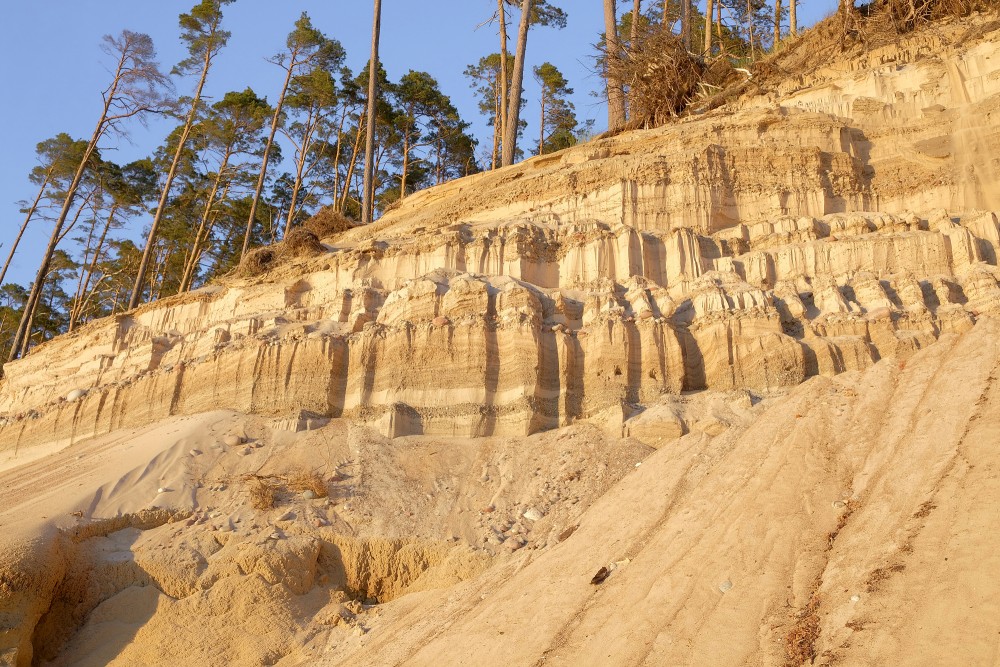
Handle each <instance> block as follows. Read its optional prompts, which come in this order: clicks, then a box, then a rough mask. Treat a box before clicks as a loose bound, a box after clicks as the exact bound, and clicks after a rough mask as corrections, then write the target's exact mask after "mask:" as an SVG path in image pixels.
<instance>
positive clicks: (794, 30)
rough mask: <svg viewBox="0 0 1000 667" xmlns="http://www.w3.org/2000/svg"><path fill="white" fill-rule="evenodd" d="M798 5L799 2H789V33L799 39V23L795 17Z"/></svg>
mask: <svg viewBox="0 0 1000 667" xmlns="http://www.w3.org/2000/svg"><path fill="white" fill-rule="evenodd" d="M798 4H799V0H788V32H789V33H790V34H791V35H792V36H793V37H797V36H798V34H799V21H798V18H797V17H796V15H795V9H796V7H797V6H798Z"/></svg>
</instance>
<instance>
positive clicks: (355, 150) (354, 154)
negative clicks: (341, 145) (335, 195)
mask: <svg viewBox="0 0 1000 667" xmlns="http://www.w3.org/2000/svg"><path fill="white" fill-rule="evenodd" d="M362 136H364V135H363V134H362V132H361V128H360V127H359V128H358V131H357V133H356V134H355V135H354V146H353V147H352V149H351V162H350V164H349V165H348V167H347V174H346V175H345V177H344V193H343V196H342V197H341V199H340V210H341V211H343V210H344V209H345V207H346V206H347V198H348V197H349V196H350V193H351V182H352V181H353V180H354V172H355V170H356V169H357V168H358V154H359V153H360V152H361V137H362Z"/></svg>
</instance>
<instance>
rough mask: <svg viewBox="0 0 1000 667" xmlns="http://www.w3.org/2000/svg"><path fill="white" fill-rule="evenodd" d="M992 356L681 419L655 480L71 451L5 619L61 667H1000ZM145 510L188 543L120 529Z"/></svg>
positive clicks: (425, 445)
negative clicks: (254, 493)
mask: <svg viewBox="0 0 1000 667" xmlns="http://www.w3.org/2000/svg"><path fill="white" fill-rule="evenodd" d="M998 334H1000V325H998V323H997V322H995V321H994V320H991V319H984V320H982V321H980V323H978V324H977V325H976V326H975V327H974V328H973V329H972V330H971V331H969V332H967V333H965V334H961V335H954V334H948V335H945V336H943V337H942V338H941V340H940V341H939V342H938V343H936V344H935V345H933V346H931V347H929V348H927V349H926V350H923V351H921V352H920V353H918V354H917V355H916V356H914V357H912V358H911V359H910V360H909V361H908V362H907V363H905V364H902V363H899V362H896V361H895V360H886V361H883V362H881V363H879V364H877V365H876V366H874V367H873V368H871V369H869V370H867V371H864V372H853V373H846V374H843V375H840V376H837V377H835V378H813V379H811V380H809V381H807V382H806V383H804V384H802V385H801V386H799V387H797V388H796V389H794V390H792V391H790V392H789V393H788V394H786V395H772V396H769V397H764V398H763V400H761V399H760V398H759V397H752V396H748V395H747V394H746V393H743V394H739V393H731V394H709V393H707V392H706V393H704V394H697V395H690V396H687V397H684V398H683V400H684V401H686V402H687V405H686V407H684V410H687V412H683V410H682V413H683V416H684V418H685V420H686V421H687V422H688V423H689V424H690V425H691V432H690V433H689V434H688V435H685V436H683V437H681V438H679V439H676V440H673V441H670V442H668V443H665V445H664V446H663V447H661V448H660V449H659V450H656V451H653V450H650V449H649V448H646V447H644V446H642V445H639V444H638V443H636V442H634V441H630V440H629V439H624V440H620V441H608V440H607V439H606V436H604V435H603V434H602V432H601V431H599V430H598V429H596V428H594V427H591V426H589V425H587V424H580V425H576V426H573V427H570V428H567V429H560V430H558V431H554V432H549V433H545V434H540V435H538V436H532V437H530V438H489V439H479V440H464V439H446V438H445V439H441V438H427V437H413V438H403V439H398V440H395V441H388V440H386V439H384V438H382V437H381V436H379V435H378V434H376V433H374V432H373V431H370V430H368V429H364V428H359V427H356V426H351V425H350V424H348V423H346V422H342V421H334V422H332V423H331V424H330V425H329V426H326V427H324V428H322V429H319V430H317V431H311V432H304V433H288V432H282V431H280V430H275V429H274V428H272V427H271V426H269V424H268V422H267V421H266V420H261V419H260V418H254V417H248V416H245V415H240V414H238V413H214V414H209V415H204V416H202V417H198V418H185V419H178V420H173V421H171V422H165V423H163V424H161V425H160V426H159V427H157V428H154V429H147V430H145V431H141V432H124V433H118V434H115V435H113V436H111V437H105V438H101V439H97V440H94V441H91V442H87V443H80V444H78V445H74V446H72V447H70V448H67V449H65V450H63V451H61V452H58V453H55V454H50V455H49V456H48V457H47V458H46V459H40V460H37V461H33V462H30V463H27V464H25V465H24V466H21V467H19V468H15V469H13V470H9V471H7V472H5V473H2V474H0V488H3V490H2V491H0V494H2V496H0V501H2V502H4V503H7V504H8V505H7V507H8V509H7V510H6V511H5V512H4V513H3V514H2V516H0V520H2V522H3V536H4V540H5V545H6V546H5V549H6V551H5V553H6V554H7V555H8V557H9V555H10V554H11V553H12V552H13V553H16V554H18V555H19V556H21V557H22V560H21V561H20V564H19V565H17V566H18V567H21V568H22V571H23V572H27V573H29V574H31V573H33V574H34V576H35V577H36V584H37V585H35V586H34V587H33V588H31V587H28V588H27V589H24V590H22V591H21V593H22V595H21V596H20V597H18V596H13V597H11V596H8V597H5V598H4V600H5V605H6V606H5V607H4V608H3V609H2V610H0V612H2V613H4V614H8V615H9V614H11V613H22V614H25V615H26V616H28V615H30V614H32V613H34V614H36V615H40V614H41V612H42V611H44V610H45V608H46V606H48V605H50V604H51V608H50V609H49V610H48V614H47V615H46V616H45V617H44V618H43V619H42V621H41V623H40V624H39V626H38V627H39V630H38V631H37V632H36V635H35V649H36V651H37V655H39V656H40V657H42V658H44V660H43V662H44V661H46V660H51V664H53V665H104V664H114V665H176V664H191V665H208V664H237V665H260V664H281V665H299V664H323V665H326V664H329V665H335V664H352V665H353V664H358V663H359V661H360V662H367V663H369V664H378V665H395V664H417V665H420V664H426V665H431V664H434V665H440V664H456V665H459V664H464V665H481V664H495V663H496V662H499V661H502V662H504V663H505V664H511V665H536V664H542V663H544V664H566V665H586V664H594V665H609V664H621V665H641V664H647V665H664V664H670V665H675V664H676V665H695V664H697V665H720V664H748V665H779V664H786V663H787V664H801V663H802V662H807V663H808V661H809V660H810V659H811V658H812V657H813V656H815V663H814V664H841V665H885V664H920V665H939V664H962V665H991V664H998V637H1000V621H998V620H997V619H1000V608H998V607H1000V584H998V582H997V581H996V579H995V578H994V577H991V573H995V572H997V571H1000V555H998V554H1000V551H998V548H997V547H998V546H1000V545H998V544H997V542H998V541H1000V540H998V538H997V537H996V534H995V531H993V530H992V527H993V525H994V524H995V522H996V520H997V518H998V516H997V510H996V507H997V506H998V505H997V501H998V499H1000V475H998V472H1000V456H998V453H1000V449H998V441H1000V416H998V415H1000V412H998V408H1000V384H998V383H997V378H998V375H1000V347H998V346H997V345H996V343H995V341H996V340H997V336H998ZM671 400H675V401H676V400H677V399H671ZM674 408H675V409H677V406H676V405H675V406H674ZM233 432H239V433H241V434H243V435H245V436H247V438H248V440H249V442H250V447H249V453H247V451H248V450H246V449H244V446H243V445H240V446H239V447H225V446H224V445H223V444H221V439H222V438H223V436H225V435H226V434H230V433H233ZM257 445H260V446H259V447H258V446H257ZM192 451H195V452H197V454H196V455H193V454H192V453H191V452H192ZM78 457H80V458H78ZM309 463H312V464H316V465H318V466H319V467H320V468H323V469H324V475H328V477H327V479H328V480H330V490H331V495H332V499H330V500H329V501H327V500H326V499H322V498H318V499H314V500H308V499H303V498H302V497H300V495H299V494H287V493H286V494H284V495H281V496H280V497H279V498H278V501H277V506H276V507H275V508H274V509H271V510H255V509H254V508H252V507H250V506H249V504H248V501H247V488H246V486H245V484H244V483H243V482H241V481H240V480H241V479H244V478H245V475H247V474H248V473H253V474H258V475H261V476H267V475H271V474H279V473H281V472H282V471H288V470H291V469H295V468H297V467H300V466H302V465H304V464H309ZM637 464H638V465H637ZM328 466H329V467H328ZM224 481H227V482H228V483H223V482H224ZM199 484H200V486H199ZM164 486H166V487H168V488H170V489H172V490H171V491H169V492H165V493H160V494H158V493H157V489H158V488H160V487H164ZM152 505H160V506H165V507H171V508H175V509H177V510H180V512H181V513H180V514H178V515H177V517H176V518H178V519H181V520H177V521H173V522H170V521H167V522H166V523H164V521H166V519H164V518H162V517H161V518H160V519H159V520H146V521H145V523H143V521H138V520H134V517H137V516H145V515H141V513H137V512H138V511H139V510H141V509H142V508H148V507H150V506H152ZM529 507H534V508H536V509H540V511H541V513H543V514H544V516H543V518H542V519H541V520H539V521H537V522H531V521H529V520H526V519H524V518H523V517H522V516H521V515H522V514H523V513H524V512H525V511H526V509H527V508H529ZM74 510H82V511H83V512H84V513H85V516H84V517H79V518H78V517H74V516H70V515H69V513H70V512H72V511H74ZM192 511H193V514H192ZM122 512H124V513H126V514H125V515H126V516H129V517H133V520H131V521H132V522H131V523H124V524H122V523H119V524H113V525H106V522H105V523H102V522H95V521H91V520H88V517H89V516H90V515H91V514H93V515H94V516H114V515H117V514H119V513H122ZM129 513H131V514H129ZM40 516H44V517H46V518H45V519H39V518H38V517H40ZM185 517H187V518H185ZM147 519H148V517H147ZM77 523H79V524H80V525H83V526H88V527H87V528H83V529H81V528H76V533H75V534H76V536H77V538H76V539H67V538H66V537H63V538H56V537H54V533H53V530H54V528H52V526H53V525H54V524H60V525H62V526H64V527H67V528H68V529H70V530H71V531H72V530H73V526H74V525H75V524H77ZM102 526H105V528H103V529H102ZM71 534H72V533H71ZM275 534H278V535H279V538H278V539H275V538H274V535H275ZM88 536H89V537H88ZM15 538H16V539H15ZM70 543H72V544H70ZM522 543H523V546H521V544H522ZM4 562H5V563H11V561H10V560H6V561H4ZM27 563H33V564H34V565H33V566H32V567H29V566H27ZM609 566H610V568H611V574H610V576H609V577H608V578H607V579H606V581H604V582H603V583H600V584H593V583H591V578H592V577H593V576H594V575H595V574H596V573H597V571H598V570H599V569H600V568H601V567H609ZM4 572H5V573H7V575H9V574H10V573H11V572H12V568H10V567H7V568H5V569H4ZM46 575H47V576H46ZM6 581H9V579H8V580H6ZM46 587H48V589H47V592H46ZM31 594H33V595H34V598H32V596H31ZM31 599H33V600H34V604H33V605H32V604H28V603H26V601H28V602H30V601H31ZM19 601H20V602H21V604H20V605H18V604H17V603H18V602H19ZM12 602H13V603H14V604H12ZM376 602H378V603H379V604H375V603H376ZM80 604H84V605H88V608H87V611H89V610H90V609H91V608H92V609H93V611H92V612H91V613H89V614H83V613H76V614H75V612H74V609H76V608H77V607H78V606H79V605H80ZM7 618H9V616H8V617H7ZM76 628H80V629H79V631H78V632H75V630H76ZM0 638H2V637H0ZM8 638H9V637H8ZM0 655H4V654H0ZM6 655H7V656H8V662H10V663H12V664H13V658H11V657H9V656H12V655H13V653H12V652H8V653H7V654H6ZM22 655H24V654H23V653H22ZM25 664H26V663H25Z"/></svg>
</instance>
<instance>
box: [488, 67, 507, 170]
mask: <svg viewBox="0 0 1000 667" xmlns="http://www.w3.org/2000/svg"><path fill="white" fill-rule="evenodd" d="M502 99H503V98H502V97H501V93H500V82H499V81H497V82H496V85H495V86H493V153H492V155H493V158H492V161H491V162H490V169H496V168H497V163H498V161H499V160H500V154H499V153H500V134H501V126H500V114H501V113H506V112H505V111H501V108H503V107H505V106H506V105H505V104H503V103H502V102H501V100H502Z"/></svg>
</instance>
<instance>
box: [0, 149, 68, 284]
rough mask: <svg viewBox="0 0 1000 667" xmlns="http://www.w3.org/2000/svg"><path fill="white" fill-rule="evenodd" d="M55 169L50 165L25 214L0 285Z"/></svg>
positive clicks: (2, 272) (5, 265)
mask: <svg viewBox="0 0 1000 667" xmlns="http://www.w3.org/2000/svg"><path fill="white" fill-rule="evenodd" d="M54 171H55V169H54V168H52V167H50V168H49V170H48V171H47V172H45V180H44V181H43V182H42V187H40V188H38V194H37V195H35V201H33V202H32V203H31V206H30V207H29V208H28V214H27V216H25V218H24V222H22V223H21V229H20V230H18V232H17V237H16V238H15V239H14V242H13V243H12V244H11V246H10V252H9V253H8V254H7V261H6V262H4V263H3V269H2V270H0V285H3V280H4V278H6V277H7V269H9V268H10V263H11V261H13V259H14V252H16V251H17V246H18V245H19V244H20V243H21V238H22V237H23V236H24V232H25V231H26V230H27V229H28V223H29V222H31V218H33V217H34V215H35V211H37V210H38V202H40V201H42V195H44V194H45V188H47V187H48V185H49V181H51V179H52V173H53V172H54Z"/></svg>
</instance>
